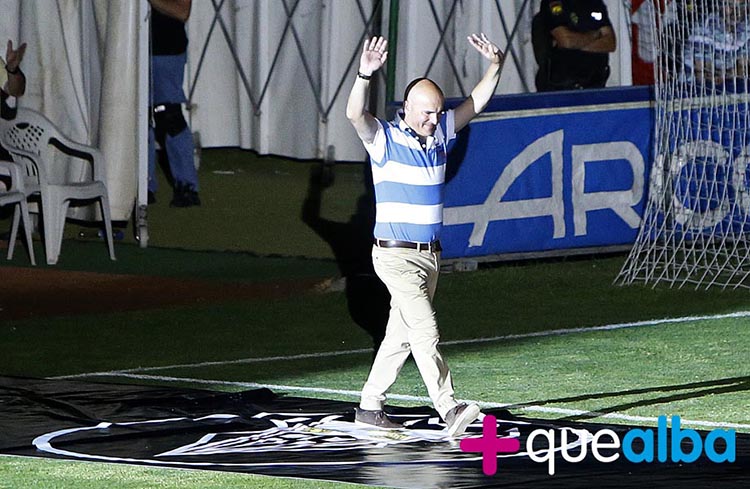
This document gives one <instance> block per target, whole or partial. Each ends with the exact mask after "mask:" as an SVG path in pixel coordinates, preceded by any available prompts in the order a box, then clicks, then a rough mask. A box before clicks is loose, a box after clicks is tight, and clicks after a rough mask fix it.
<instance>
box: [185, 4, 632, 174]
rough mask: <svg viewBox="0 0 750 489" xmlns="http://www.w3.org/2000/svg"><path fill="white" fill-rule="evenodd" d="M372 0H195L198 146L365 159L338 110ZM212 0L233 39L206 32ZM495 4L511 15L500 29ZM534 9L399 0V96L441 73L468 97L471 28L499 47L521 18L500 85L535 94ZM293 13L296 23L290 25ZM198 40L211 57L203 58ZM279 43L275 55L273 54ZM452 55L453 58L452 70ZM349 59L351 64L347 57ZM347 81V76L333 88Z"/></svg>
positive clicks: (615, 8) (477, 69)
mask: <svg viewBox="0 0 750 489" xmlns="http://www.w3.org/2000/svg"><path fill="white" fill-rule="evenodd" d="M379 3H380V2H378V1H377V0H359V1H357V0H225V1H223V2H221V1H220V0H212V1H210V2H209V1H201V2H193V13H192V16H191V19H190V21H189V23H188V27H189V34H190V39H191V46H190V48H189V76H188V78H189V80H190V82H192V81H195V85H194V86H191V87H190V90H191V91H192V93H193V95H192V103H193V104H194V106H193V109H192V110H191V114H190V115H191V122H192V126H193V130H195V131H198V132H200V140H201V144H202V145H203V146H209V147H210V146H239V147H241V148H246V149H254V150H256V151H258V152H259V153H261V154H266V153H273V154H279V155H285V156H290V157H295V158H324V157H326V156H327V150H328V147H329V146H333V147H335V159H337V160H348V161H354V160H361V159H363V158H364V156H365V153H364V151H363V150H362V147H361V144H360V143H359V141H358V140H357V138H356V135H355V133H354V131H353V130H352V129H351V127H350V126H349V124H348V122H347V121H346V119H345V117H344V108H345V105H346V97H347V95H348V92H349V89H350V88H351V83H352V82H353V80H354V76H355V75H356V70H357V61H358V55H359V50H360V48H361V39H362V34H363V32H365V28H366V25H368V24H367V21H368V20H369V19H370V16H371V15H372V10H373V7H374V6H375V5H377V4H379ZM605 3H606V4H607V6H608V10H609V13H610V16H611V18H612V22H613V25H614V26H615V29H616V31H617V33H618V40H619V42H618V49H617V52H616V53H614V54H613V55H612V56H611V65H612V76H611V78H610V81H609V84H610V85H612V86H618V85H629V84H630V83H631V74H630V42H629V34H628V29H629V26H628V13H627V9H626V6H625V5H624V4H623V2H622V0H605ZM217 7H220V8H219V11H220V12H221V19H222V20H223V22H224V23H225V26H226V32H227V33H228V34H229V42H228V41H227V38H226V36H225V33H224V32H223V31H222V29H221V28H220V27H219V26H215V25H214V29H213V30H211V27H212V25H213V17H214V13H215V9H216V8H217ZM389 9H390V1H389V0H384V1H383V3H382V6H381V11H382V16H381V21H380V22H379V23H378V22H373V23H372V24H371V27H372V28H371V29H369V32H374V31H375V30H377V31H379V32H383V33H387V32H388V12H389ZM499 9H501V11H502V15H503V17H504V19H505V22H506V26H505V29H504V28H503V25H502V22H501V17H500V14H499ZM538 9H539V0H528V1H524V0H496V1H491V0H402V1H401V2H400V11H399V22H398V39H397V44H398V45H397V52H396V53H395V56H396V57H397V73H396V78H395V80H396V81H395V87H396V89H395V98H396V99H399V98H400V95H399V94H400V93H401V90H402V89H403V87H404V86H405V85H406V84H407V83H408V81H409V80H411V79H413V78H415V77H418V76H425V75H427V76H430V77H431V78H433V79H434V80H435V81H437V82H438V84H440V85H441V86H442V87H443V89H444V91H445V93H446V95H447V96H449V97H459V96H463V95H467V94H468V92H470V91H471V88H472V87H473V86H474V84H475V83H476V82H477V81H478V80H479V78H480V77H481V75H482V74H483V72H484V70H485V69H486V64H485V63H486V61H485V60H484V59H483V58H482V57H481V56H479V55H478V54H477V53H476V52H475V51H474V50H473V48H471V47H470V46H469V45H468V43H467V42H466V36H467V35H468V34H470V33H472V32H478V31H484V32H486V33H488V34H489V35H490V36H491V37H492V38H493V39H494V40H496V42H497V43H498V45H499V46H500V47H501V48H506V46H507V39H508V36H509V35H511V34H512V29H513V27H514V25H515V23H516V21H517V20H520V21H519V24H518V29H517V32H516V33H515V36H514V39H513V44H512V46H513V49H514V51H515V54H516V56H517V63H518V66H520V67H521V70H520V71H519V69H518V68H517V66H516V63H514V61H513V60H512V59H511V57H510V56H509V58H508V62H507V65H506V68H505V70H504V73H503V76H502V79H501V83H500V87H499V89H498V91H497V93H498V94H506V93H523V92H527V91H534V90H535V89H534V85H533V79H534V73H535V71H536V64H535V61H534V58H533V51H532V47H531V34H530V25H531V17H532V15H533V14H534V13H535V12H537V11H538ZM433 12H434V13H433ZM289 13H291V18H292V22H291V27H289V26H288V25H287V20H288V17H289V16H288V14H289ZM438 24H439V25H438ZM444 26H447V29H444V30H445V37H444V40H445V42H444V44H442V45H441V44H440V39H441V30H442V28H443V27H444ZM287 27H289V28H287ZM506 31H507V35H506ZM230 44H231V45H232V46H233V47H234V48H235V51H236V53H237V56H238V58H239V63H238V64H239V65H240V66H241V67H242V71H243V72H244V74H245V75H246V77H247V78H246V79H247V81H248V86H247V87H246V86H245V85H244V83H243V80H242V74H241V73H240V72H239V70H238V69H237V68H236V66H237V65H236V64H235V62H234V61H233V55H232V53H231V51H230V49H229V45H230ZM445 46H447V49H446V47H445ZM204 47H206V49H207V51H206V56H205V59H204V60H203V63H200V62H199V61H200V57H201V54H202V52H203V49H204ZM277 51H280V53H281V54H280V56H279V57H278V59H275V57H276V55H277ZM392 54H393V53H392ZM433 57H434V59H433ZM449 58H452V59H453V61H454V63H455V66H456V71H455V74H454V70H453V68H452V65H451V63H450V59H449ZM352 59H353V60H354V62H353V63H351V64H350V61H352ZM274 61H276V63H274ZM269 73H270V76H269ZM456 74H457V75H458V76H456ZM308 75H310V78H308ZM342 79H343V80H344V83H343V86H342V87H341V88H339V86H338V85H339V83H340V82H341V81H342ZM524 79H525V82H526V84H525V85H524V81H523V80H524ZM269 80H270V81H269ZM379 81H380V89H381V90H380V92H379V96H378V102H379V103H378V112H379V115H385V110H384V106H383V101H384V95H383V91H382V89H383V85H384V83H385V78H384V77H381V78H380V79H379ZM248 89H249V92H250V94H251V96H252V99H251V97H250V96H248V93H247V91H248ZM337 89H338V90H337ZM256 107H257V108H258V110H257V111H256V110H255V108H256Z"/></svg>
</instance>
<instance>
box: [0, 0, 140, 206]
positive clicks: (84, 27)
mask: <svg viewBox="0 0 750 489" xmlns="http://www.w3.org/2000/svg"><path fill="white" fill-rule="evenodd" d="M0 8H2V9H3V14H4V15H3V21H2V22H3V23H2V25H1V26H0V29H1V30H0V35H1V36H2V37H0V39H2V40H3V46H4V44H5V42H6V40H7V39H12V40H13V41H14V45H17V44H19V43H20V42H26V43H28V48H27V51H26V56H25V58H24V61H23V65H22V66H23V70H24V73H26V77H27V88H26V94H25V95H24V96H23V97H22V98H21V99H20V100H19V101H18V105H19V106H20V107H28V108H32V109H34V110H37V111H39V112H42V113H43V114H45V115H46V116H47V117H48V118H49V119H50V120H51V121H52V122H53V123H54V124H55V125H56V126H57V127H58V128H60V130H61V131H62V132H63V133H64V134H66V135H68V136H69V137H70V138H72V139H74V140H76V141H80V142H82V143H86V144H92V145H94V146H98V147H99V148H100V149H101V151H102V153H103V156H104V160H105V162H106V167H107V184H108V188H109V192H110V202H111V207H112V216H113V218H114V219H117V220H125V219H128V217H129V216H130V213H131V211H132V208H133V203H134V201H135V189H136V170H137V161H138V151H139V147H140V145H138V144H137V143H138V141H137V140H136V134H137V131H136V129H137V122H138V120H137V114H136V111H135V110H134V101H135V100H137V98H136V97H137V94H138V78H137V74H138V66H139V63H138V59H137V39H138V35H137V24H138V17H137V12H138V2H109V1H107V0H55V1H51V0H50V1H44V2H21V1H11V0H3V1H2V4H0ZM61 158H63V156H61ZM79 163H80V164H76V165H74V166H73V168H72V169H71V170H70V171H69V172H68V173H69V174H68V177H69V178H73V179H75V178H80V177H81V176H82V175H83V174H84V172H86V171H88V167H87V166H86V165H85V164H83V163H81V162H79ZM60 176H61V175H60ZM71 215H74V216H75V217H80V218H86V217H87V214H84V213H82V212H80V210H79V211H77V212H75V211H74V212H73V213H72V214H71Z"/></svg>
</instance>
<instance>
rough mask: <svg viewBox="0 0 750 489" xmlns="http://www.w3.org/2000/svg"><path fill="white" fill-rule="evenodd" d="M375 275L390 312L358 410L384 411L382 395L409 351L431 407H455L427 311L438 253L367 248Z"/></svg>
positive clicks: (442, 413) (430, 310) (434, 323)
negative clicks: (384, 289)
mask: <svg viewBox="0 0 750 489" xmlns="http://www.w3.org/2000/svg"><path fill="white" fill-rule="evenodd" d="M372 260H373V264H374V266H375V273H376V274H377V275H378V277H380V280H382V281H383V283H384V284H385V286H386V287H387V288H388V291H389V292H390V293H391V312H390V317H389V318H388V325H387V327H386V331H385V338H384V339H383V342H382V344H381V345H380V349H379V350H378V353H377V355H376V356H375V360H374V362H373V364H372V368H371V370H370V375H369V377H368V379H367V382H366V383H365V386H364V387H363V389H362V398H361V400H360V407H361V408H362V409H369V410H379V409H383V405H384V404H385V400H386V392H388V389H390V387H391V386H392V385H393V383H394V382H395V381H396V377H398V374H399V372H400V371H401V368H402V367H403V366H404V363H405V362H406V359H407V358H409V354H410V353H411V354H412V355H413V356H414V361H415V362H416V364H417V368H418V369H419V373H420V374H421V375H422V380H423V381H424V383H425V386H426V387H427V391H428V393H429V395H430V398H431V399H432V403H433V405H434V406H435V409H436V410H437V411H438V413H440V416H442V417H443V419H445V414H446V413H447V412H448V411H449V410H450V409H452V408H453V407H454V406H456V404H457V402H456V400H455V398H454V395H453V382H452V380H451V374H450V370H449V369H448V365H447V364H446V362H445V360H444V359H443V355H442V354H441V353H440V350H439V349H438V341H439V340H440V334H439V332H438V328H437V321H436V318H435V309H434V308H433V307H432V298H433V297H434V295H435V289H436V288H437V281H438V273H439V270H440V253H433V252H430V251H417V250H411V249H405V248H380V247H377V246H374V247H373V249H372Z"/></svg>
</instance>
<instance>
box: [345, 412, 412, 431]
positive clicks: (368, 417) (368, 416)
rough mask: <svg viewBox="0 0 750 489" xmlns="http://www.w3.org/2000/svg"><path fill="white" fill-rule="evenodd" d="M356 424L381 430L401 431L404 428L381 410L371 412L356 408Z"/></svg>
mask: <svg viewBox="0 0 750 489" xmlns="http://www.w3.org/2000/svg"><path fill="white" fill-rule="evenodd" d="M354 423H356V424H363V425H367V426H374V427H376V428H380V429H381V430H399V429H401V428H403V426H402V425H400V424H399V423H394V422H393V421H391V419H390V418H389V417H388V415H387V414H385V411H383V410H382V409H379V410H377V411H370V410H367V409H362V408H355V410H354Z"/></svg>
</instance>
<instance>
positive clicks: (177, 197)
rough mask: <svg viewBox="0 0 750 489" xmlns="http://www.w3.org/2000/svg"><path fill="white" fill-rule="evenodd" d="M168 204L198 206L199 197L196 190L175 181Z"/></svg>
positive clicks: (171, 205)
mask: <svg viewBox="0 0 750 489" xmlns="http://www.w3.org/2000/svg"><path fill="white" fill-rule="evenodd" d="M169 205H170V207H192V206H200V205H201V199H200V197H198V192H196V191H195V190H193V188H192V187H189V186H187V185H184V184H181V183H177V184H175V187H174V196H173V197H172V201H171V202H170V203H169Z"/></svg>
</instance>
